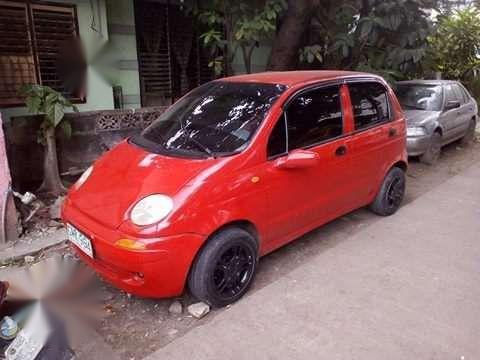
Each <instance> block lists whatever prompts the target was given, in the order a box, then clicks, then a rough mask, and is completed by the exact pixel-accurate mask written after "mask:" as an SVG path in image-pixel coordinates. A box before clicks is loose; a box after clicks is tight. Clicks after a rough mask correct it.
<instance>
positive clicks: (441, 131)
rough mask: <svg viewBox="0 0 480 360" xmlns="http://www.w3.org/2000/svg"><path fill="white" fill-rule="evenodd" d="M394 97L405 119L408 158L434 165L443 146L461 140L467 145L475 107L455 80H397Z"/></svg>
mask: <svg viewBox="0 0 480 360" xmlns="http://www.w3.org/2000/svg"><path fill="white" fill-rule="evenodd" d="M396 94H397V97H398V100H399V101H400V103H401V105H402V107H403V110H404V111H405V116H406V118H407V150H408V155H409V156H420V160H421V161H422V162H424V163H427V164H433V163H435V162H436V161H437V160H438V157H439V156H440V151H441V148H442V146H443V145H446V144H448V143H451V142H453V141H456V140H459V139H462V140H461V141H462V143H464V144H468V143H470V142H471V141H472V140H473V139H474V136H475V127H476V122H477V117H478V106H477V102H476V101H475V99H474V98H473V97H472V96H471V95H470V93H469V92H468V91H467V90H466V89H465V87H464V86H463V85H462V84H461V83H460V82H458V81H448V80H413V81H400V82H398V83H397V86H396Z"/></svg>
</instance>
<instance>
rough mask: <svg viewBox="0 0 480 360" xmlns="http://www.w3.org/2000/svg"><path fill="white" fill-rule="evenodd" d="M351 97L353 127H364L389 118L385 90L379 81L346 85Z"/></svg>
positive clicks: (357, 128)
mask: <svg viewBox="0 0 480 360" xmlns="http://www.w3.org/2000/svg"><path fill="white" fill-rule="evenodd" d="M348 87H349V89H350V98H351V99H352V106H353V114H354V120H355V129H356V130H361V129H366V128H369V127H371V126H374V125H376V124H380V123H382V122H385V121H389V120H390V108H389V101H388V95H387V90H386V89H385V87H384V86H383V85H382V84H379V83H374V82H370V83H354V84H349V85H348Z"/></svg>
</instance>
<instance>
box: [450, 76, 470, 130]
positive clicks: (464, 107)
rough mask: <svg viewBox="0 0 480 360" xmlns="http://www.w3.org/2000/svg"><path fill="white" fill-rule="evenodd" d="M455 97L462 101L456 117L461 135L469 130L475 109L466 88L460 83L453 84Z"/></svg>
mask: <svg viewBox="0 0 480 360" xmlns="http://www.w3.org/2000/svg"><path fill="white" fill-rule="evenodd" d="M452 88H453V92H454V93H455V97H456V98H457V99H458V101H459V103H460V107H459V108H458V111H457V114H458V115H457V118H456V119H455V123H456V126H457V127H458V133H457V136H460V135H462V136H463V134H464V133H465V132H466V131H467V129H468V127H469V125H470V121H471V120H472V117H473V113H474V109H473V105H472V103H470V102H469V100H470V99H469V98H468V97H467V96H466V94H465V93H464V90H463V89H462V88H461V87H460V85H459V84H452Z"/></svg>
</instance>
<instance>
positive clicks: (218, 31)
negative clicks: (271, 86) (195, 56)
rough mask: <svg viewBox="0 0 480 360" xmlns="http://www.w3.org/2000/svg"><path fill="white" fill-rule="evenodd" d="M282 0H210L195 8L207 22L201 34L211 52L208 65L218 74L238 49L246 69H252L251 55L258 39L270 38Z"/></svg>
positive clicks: (229, 64) (204, 22) (284, 5)
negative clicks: (257, 1)
mask: <svg viewBox="0 0 480 360" xmlns="http://www.w3.org/2000/svg"><path fill="white" fill-rule="evenodd" d="M286 6H287V4H286V1H285V0H266V1H264V2H263V3H262V4H260V5H259V4H258V3H255V5H254V3H249V2H247V1H238V0H237V1H233V0H212V1H209V2H208V4H206V6H205V7H203V8H199V9H197V10H196V11H195V12H196V14H197V16H198V19H199V20H200V22H201V23H202V24H204V25H205V26H206V28H207V29H206V31H205V32H203V33H202V34H201V36H200V38H201V39H203V44H204V45H205V46H206V47H207V48H209V49H210V50H211V52H212V59H213V60H212V61H211V62H210V64H209V66H211V67H213V68H214V69H215V72H216V73H217V74H220V73H222V72H223V70H224V67H227V68H228V67H230V66H231V63H232V61H233V58H234V56H235V54H236V52H237V50H238V49H240V50H241V53H242V57H243V61H244V63H245V69H246V71H247V73H249V72H251V60H252V55H253V52H254V50H255V48H256V47H258V45H259V42H260V41H262V40H264V39H268V38H270V37H271V36H272V35H273V34H274V32H275V29H276V23H277V19H278V17H279V14H280V13H281V12H282V11H283V10H284V9H285V8H286Z"/></svg>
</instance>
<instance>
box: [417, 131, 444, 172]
mask: <svg viewBox="0 0 480 360" xmlns="http://www.w3.org/2000/svg"><path fill="white" fill-rule="evenodd" d="M441 151H442V135H441V134H440V133H439V132H435V133H433V135H432V138H431V140H430V145H429V147H428V149H427V151H425V153H424V154H423V155H421V156H420V161H421V162H422V163H424V164H427V165H434V164H435V163H436V162H437V161H438V158H439V157H440V153H441Z"/></svg>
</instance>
